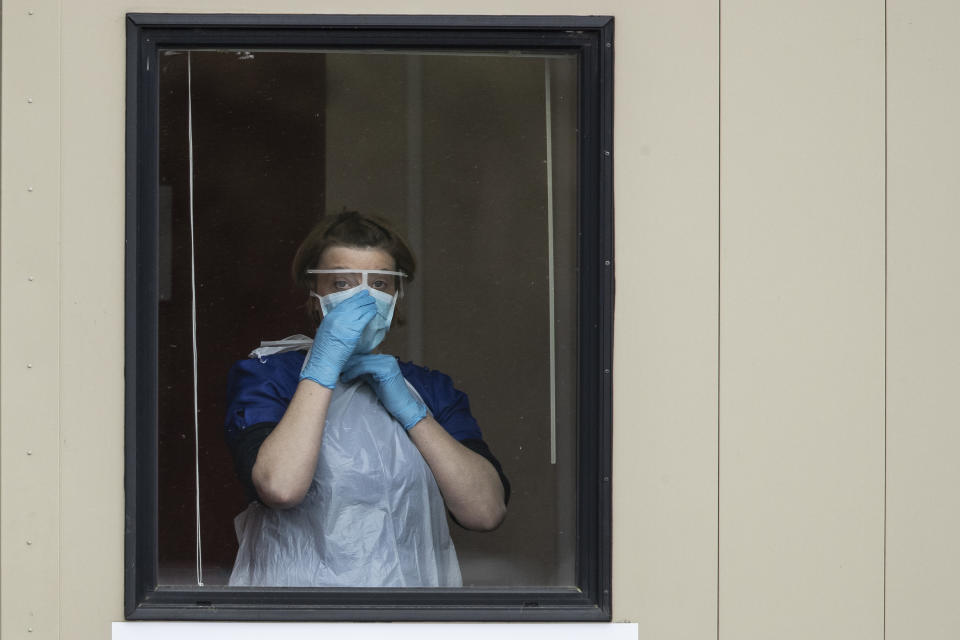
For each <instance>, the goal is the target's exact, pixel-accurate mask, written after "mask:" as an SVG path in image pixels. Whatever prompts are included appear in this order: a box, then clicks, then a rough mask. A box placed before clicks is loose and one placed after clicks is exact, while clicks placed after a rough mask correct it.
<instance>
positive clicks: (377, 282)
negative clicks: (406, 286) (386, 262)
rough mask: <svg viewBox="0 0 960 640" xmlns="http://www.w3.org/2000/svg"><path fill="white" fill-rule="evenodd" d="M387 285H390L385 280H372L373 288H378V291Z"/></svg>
mask: <svg viewBox="0 0 960 640" xmlns="http://www.w3.org/2000/svg"><path fill="white" fill-rule="evenodd" d="M389 286H390V285H389V284H388V283H387V281H386V280H374V281H373V288H374V289H377V290H379V291H383V290H384V289H386V288H387V287H389Z"/></svg>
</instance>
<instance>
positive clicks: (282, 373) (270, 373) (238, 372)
mask: <svg viewBox="0 0 960 640" xmlns="http://www.w3.org/2000/svg"><path fill="white" fill-rule="evenodd" d="M306 355H307V354H306V352H304V351H287V352H284V353H276V354H273V355H269V356H261V357H253V358H244V359H242V360H237V361H236V362H234V363H233V366H232V367H230V372H229V374H228V377H227V384H228V386H234V385H235V384H244V385H245V384H255V383H257V382H260V381H264V380H275V381H277V380H287V379H294V380H296V379H299V376H300V368H301V367H302V366H303V359H304V358H305V357H306Z"/></svg>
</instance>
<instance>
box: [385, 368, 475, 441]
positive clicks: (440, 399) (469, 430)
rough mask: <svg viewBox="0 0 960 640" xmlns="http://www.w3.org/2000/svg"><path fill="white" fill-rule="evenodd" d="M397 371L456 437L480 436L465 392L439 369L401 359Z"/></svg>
mask: <svg viewBox="0 0 960 640" xmlns="http://www.w3.org/2000/svg"><path fill="white" fill-rule="evenodd" d="M400 373H402V374H403V377H404V378H406V379H407V381H408V382H410V384H411V385H413V388H414V389H416V390H417V393H419V394H420V396H421V397H422V398H423V401H424V402H426V403H427V407H428V408H429V409H430V412H431V413H432V414H433V417H434V418H435V419H436V421H437V422H439V423H440V424H441V425H443V427H444V428H445V429H446V430H447V432H449V433H450V435H451V436H453V437H454V438H455V439H457V440H464V439H467V438H481V437H482V435H481V433H480V427H479V425H477V421H476V419H475V418H474V417H473V414H472V413H471V412H470V399H469V398H468V397H467V394H466V393H464V392H463V391H461V390H460V389H458V388H456V387H455V386H454V382H453V379H452V378H451V377H450V376H448V375H447V374H445V373H443V372H442V371H437V370H436V369H430V368H428V367H424V366H420V365H417V364H413V363H412V362H400Z"/></svg>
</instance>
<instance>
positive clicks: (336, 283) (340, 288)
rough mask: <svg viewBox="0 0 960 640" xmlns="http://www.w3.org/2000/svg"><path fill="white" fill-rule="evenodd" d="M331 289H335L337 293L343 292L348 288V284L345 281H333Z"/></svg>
mask: <svg viewBox="0 0 960 640" xmlns="http://www.w3.org/2000/svg"><path fill="white" fill-rule="evenodd" d="M333 288H334V289H336V290H337V291H343V290H344V289H349V288H350V283H349V282H347V281H346V280H334V281H333Z"/></svg>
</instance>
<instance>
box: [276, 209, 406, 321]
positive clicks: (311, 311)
mask: <svg viewBox="0 0 960 640" xmlns="http://www.w3.org/2000/svg"><path fill="white" fill-rule="evenodd" d="M329 247H355V248H358V249H381V250H383V251H385V252H387V253H388V254H390V256H391V257H392V258H393V261H394V262H395V263H396V270H397V271H402V272H404V273H405V274H407V277H406V278H404V282H403V286H405V287H406V286H408V285H409V284H410V283H411V282H412V281H413V276H414V274H415V272H416V269H417V262H416V259H415V258H414V257H413V252H411V251H410V247H409V246H407V243H406V241H404V239H403V238H402V237H401V236H400V234H399V233H397V232H396V231H395V230H394V229H393V227H392V226H391V225H390V223H389V222H387V221H386V220H384V219H382V218H380V217H378V216H372V215H368V214H362V213H359V212H357V211H342V212H340V213H337V214H334V215H328V216H324V217H323V218H321V219H320V221H319V222H318V223H317V224H316V225H314V227H313V229H311V230H310V232H309V233H308V234H307V237H306V238H304V240H303V242H302V243H300V248H299V249H297V253H296V255H294V256H293V264H292V275H293V280H294V282H296V283H297V285H299V286H300V287H302V288H303V289H304V290H305V291H306V292H308V293H309V292H310V291H313V289H314V286H315V284H316V283H315V280H316V278H315V276H313V275H312V274H309V273H307V269H314V268H316V267H317V264H319V262H320V257H321V256H322V255H323V252H324V251H326V250H327V249H328V248H329ZM307 314H308V315H309V316H310V320H311V321H312V322H313V326H317V325H319V324H320V320H321V319H322V318H323V316H322V314H321V313H320V304H319V302H318V301H317V299H316V298H314V297H313V296H309V302H308V303H307ZM394 317H395V318H396V322H397V324H403V317H402V313H401V306H400V302H399V301H398V303H397V310H396V312H395V313H394Z"/></svg>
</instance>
